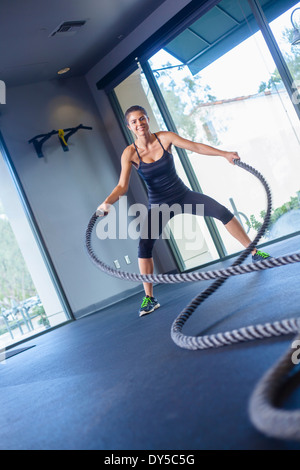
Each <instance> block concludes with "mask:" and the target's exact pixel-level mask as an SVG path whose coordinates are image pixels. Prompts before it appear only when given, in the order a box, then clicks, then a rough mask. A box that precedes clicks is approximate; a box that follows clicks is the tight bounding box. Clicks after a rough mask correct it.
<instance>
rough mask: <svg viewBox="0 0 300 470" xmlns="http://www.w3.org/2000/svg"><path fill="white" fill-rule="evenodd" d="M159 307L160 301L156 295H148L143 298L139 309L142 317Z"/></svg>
mask: <svg viewBox="0 0 300 470" xmlns="http://www.w3.org/2000/svg"><path fill="white" fill-rule="evenodd" d="M158 307H160V303H159V302H158V300H157V299H156V298H155V297H149V296H146V297H144V298H143V302H142V305H141V308H140V310H139V316H140V317H142V316H143V315H147V314H148V313H152V312H154V310H156V309H157V308H158Z"/></svg>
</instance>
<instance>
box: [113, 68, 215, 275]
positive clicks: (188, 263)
mask: <svg viewBox="0 0 300 470" xmlns="http://www.w3.org/2000/svg"><path fill="white" fill-rule="evenodd" d="M114 92H115V94H116V97H117V99H118V103H119V104H120V107H121V110H122V113H123V115H124V113H125V111H126V110H127V109H128V108H129V107H130V106H133V105H136V104H138V105H140V106H143V107H144V108H145V109H146V110H147V112H148V115H149V118H150V127H151V132H157V131H159V130H168V129H167V127H166V124H165V122H164V119H163V117H162V115H161V113H160V111H159V109H158V106H157V104H156V101H155V99H154V97H153V94H152V92H151V90H150V88H149V85H148V82H147V80H146V79H145V76H144V74H143V72H142V70H141V68H139V69H138V70H136V71H135V72H134V73H133V74H131V75H130V76H129V77H128V78H127V79H126V80H124V81H123V82H122V83H121V84H120V85H118V86H117V87H116V88H115V89H114ZM132 140H134V135H132ZM172 153H173V156H174V161H175V167H176V171H177V173H178V175H179V176H180V178H181V179H182V180H183V181H184V183H185V184H186V185H187V186H188V187H189V188H190V189H191V184H190V181H189V179H188V177H187V175H186V172H185V170H184V168H183V166H182V163H181V160H180V158H179V156H178V153H177V151H176V149H175V148H174V149H172ZM163 236H164V238H166V239H167V240H168V241H169V243H170V244H171V247H172V250H173V253H174V257H175V259H176V262H177V265H178V268H179V269H180V271H184V270H188V269H192V268H194V267H195V266H199V265H200V264H205V263H208V262H211V261H213V260H215V259H218V258H219V254H218V252H217V249H216V246H215V243H214V240H213V237H212V235H211V233H210V231H209V229H208V227H207V225H206V223H205V221H204V220H203V218H202V217H197V216H193V215H190V214H178V215H176V216H175V217H173V218H172V219H171V221H170V222H169V223H168V224H167V226H166V227H165V230H164V234H163Z"/></svg>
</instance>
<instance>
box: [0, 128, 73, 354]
mask: <svg viewBox="0 0 300 470" xmlns="http://www.w3.org/2000/svg"><path fill="white" fill-rule="evenodd" d="M7 161H8V155H7V154H6V151H5V147H4V145H3V143H2V142H1V136H0V350H1V352H2V354H1V359H0V361H2V360H3V359H5V354H4V353H3V351H4V350H5V348H7V347H9V346H12V345H13V344H15V343H18V342H22V341H24V340H26V339H28V338H30V337H31V336H33V335H36V334H40V333H42V332H45V331H47V330H48V329H50V328H53V327H55V326H57V325H59V324H62V323H64V322H66V321H68V320H70V314H69V313H68V308H67V306H66V305H65V304H64V300H63V298H62V295H61V294H60V292H58V290H57V288H56V286H55V285H54V282H53V281H54V279H53V273H50V272H49V270H48V269H47V267H46V265H45V260H44V259H43V256H42V254H41V251H40V249H39V247H38V244H37V240H36V238H35V236H34V234H33V232H32V229H31V225H30V221H29V219H28V217H27V216H26V214H25V212H24V206H23V204H22V202H21V199H20V197H19V195H20V188H17V187H16V185H15V183H14V182H13V179H12V174H11V172H10V170H9V168H8V165H7Z"/></svg>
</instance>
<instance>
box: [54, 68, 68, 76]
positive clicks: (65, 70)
mask: <svg viewBox="0 0 300 470" xmlns="http://www.w3.org/2000/svg"><path fill="white" fill-rule="evenodd" d="M69 70H70V67H65V68H64V69H60V70H59V71H58V72H57V73H58V74H59V75H62V74H63V73H67V72H69Z"/></svg>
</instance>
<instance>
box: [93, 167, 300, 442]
mask: <svg viewBox="0 0 300 470" xmlns="http://www.w3.org/2000/svg"><path fill="white" fill-rule="evenodd" d="M234 163H235V164H236V165H237V166H239V167H241V168H243V169H244V170H246V171H248V172H249V173H251V174H252V175H254V176H255V177H256V178H258V179H259V181H260V182H261V183H262V185H263V186H264V189H265V191H266V196H267V211H266V215H265V218H264V221H263V224H262V226H261V228H260V230H259V232H258V233H257V235H256V237H255V239H254V240H253V242H252V243H251V244H250V245H249V246H248V247H247V248H246V249H245V250H244V251H243V252H242V253H241V254H240V256H239V257H238V258H237V259H236V261H235V262H234V263H233V264H232V265H231V266H230V267H229V268H226V269H221V270H213V271H206V272H202V273H198V272H195V273H180V274H151V275H150V274H136V273H129V272H125V271H120V270H116V269H113V268H112V267H110V266H108V265H106V264H105V263H103V261H101V260H100V259H99V258H98V257H97V256H96V254H95V252H94V250H93V248H92V244H91V236H92V231H93V228H94V226H95V224H96V221H97V219H98V215H97V213H95V214H94V215H93V216H92V217H91V219H90V221H89V224H88V227H87V230H86V248H87V251H88V255H89V256H90V258H91V260H92V261H93V262H94V263H95V264H96V266H97V267H98V268H100V269H101V270H102V271H103V272H105V273H106V274H108V275H111V276H114V277H117V278H120V279H124V280H128V281H137V282H141V281H142V282H155V283H176V282H195V281H203V280H208V279H215V282H213V284H212V285H211V286H210V287H208V288H207V289H205V290H204V291H203V292H201V293H200V294H199V295H197V296H196V297H195V298H194V299H193V300H192V301H191V302H190V304H189V305H187V306H186V307H185V309H184V310H183V311H182V312H181V313H180V314H179V316H178V317H177V318H176V320H175V321H174V323H173V325H172V328H171V337H172V339H173V341H174V342H175V343H176V344H177V345H178V346H180V347H181V348H185V349H191V350H197V349H208V348H218V347H222V346H226V345H230V344H235V343H239V342H245V341H251V340H256V339H263V338H270V337H272V336H281V335H288V334H296V333H299V332H300V319H299V318H291V319H285V320H281V321H277V322H274V323H265V324H261V325H250V326H245V327H242V328H239V329H236V330H233V331H227V332H224V333H217V334H212V335H205V336H187V335H184V334H183V333H182V328H183V326H184V324H185V323H186V321H187V320H188V319H189V318H190V316H191V315H192V314H193V312H194V311H195V310H196V309H197V308H198V307H199V305H200V304H201V303H203V302H204V300H206V299H207V298H208V297H209V296H210V295H212V294H213V293H214V292H216V290H217V289H218V288H219V287H220V286H221V285H222V284H224V282H225V281H226V280H227V279H228V278H229V277H230V276H235V275H239V274H246V273H250V272H254V271H261V270H264V269H269V268H274V267H279V266H284V265H286V264H291V263H297V262H299V261H300V253H293V254H291V255H288V256H282V257H279V258H270V259H266V260H264V261H259V262H257V263H251V264H246V265H242V266H241V263H242V262H243V261H244V260H245V259H246V258H247V256H248V255H249V254H250V252H251V251H252V250H253V248H254V247H255V246H256V245H257V243H258V241H259V240H260V238H261V237H262V236H263V234H264V233H265V231H266V229H267V227H268V225H269V222H270V215H271V210H272V198H271V191H270V188H269V186H268V184H267V182H266V180H265V179H264V177H263V176H262V175H261V174H260V173H259V172H258V171H257V170H255V169H254V168H252V167H251V166H249V165H247V164H245V163H243V162H241V161H240V160H235V161H234ZM287 356H288V353H287ZM289 356H291V352H290V351H289ZM283 363H284V367H283V366H282V363H281V362H280V363H279V365H278V370H279V376H281V377H282V374H283V373H288V372H289V371H290V369H291V368H292V367H293V363H292V361H291V359H290V361H288V359H286V360H285V361H283ZM290 363H291V364H290ZM265 380H266V381H267V386H266V384H265V381H264V379H263V381H262V383H260V384H259V387H258V389H257V390H256V391H255V393H254V395H253V399H252V400H251V408H250V416H251V419H252V422H253V423H254V424H255V425H256V426H257V427H258V428H259V429H260V430H261V431H262V432H265V433H266V434H269V435H270V436H274V437H277V436H278V433H279V434H280V437H281V438H285V439H296V440H300V431H298V432H297V433H295V432H290V431H289V430H288V426H287V422H288V421H289V417H290V415H292V416H293V420H295V421H296V422H297V426H298V429H299V430H300V412H299V413H294V412H289V413H285V412H283V411H280V413H285V415H284V418H283V420H282V421H281V418H280V417H279V418H276V419H275V414H276V413H278V412H279V411H278V410H277V409H275V408H274V407H273V406H272V404H270V403H269V401H268V400H270V399H271V398H273V394H272V393H273V392H274V389H276V390H277V387H276V386H277V384H278V373H277V366H275V368H274V371H272V373H271V380H270V377H269V375H267V377H266V379H265ZM273 380H274V381H275V385H274V383H273ZM270 390H271V391H272V392H270ZM262 410H263V411H265V413H262ZM258 414H259V417H258ZM296 415H297V416H296ZM261 416H263V418H262V419H261ZM276 416H277V415H276ZM280 416H283V415H282V414H280ZM295 416H296V418H295ZM274 419H275V420H276V423H277V421H279V422H278V423H277V428H276V436H275V435H274V432H275V431H274V424H273V421H274ZM262 423H263V424H262ZM281 423H282V424H281ZM297 426H296V428H297Z"/></svg>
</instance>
